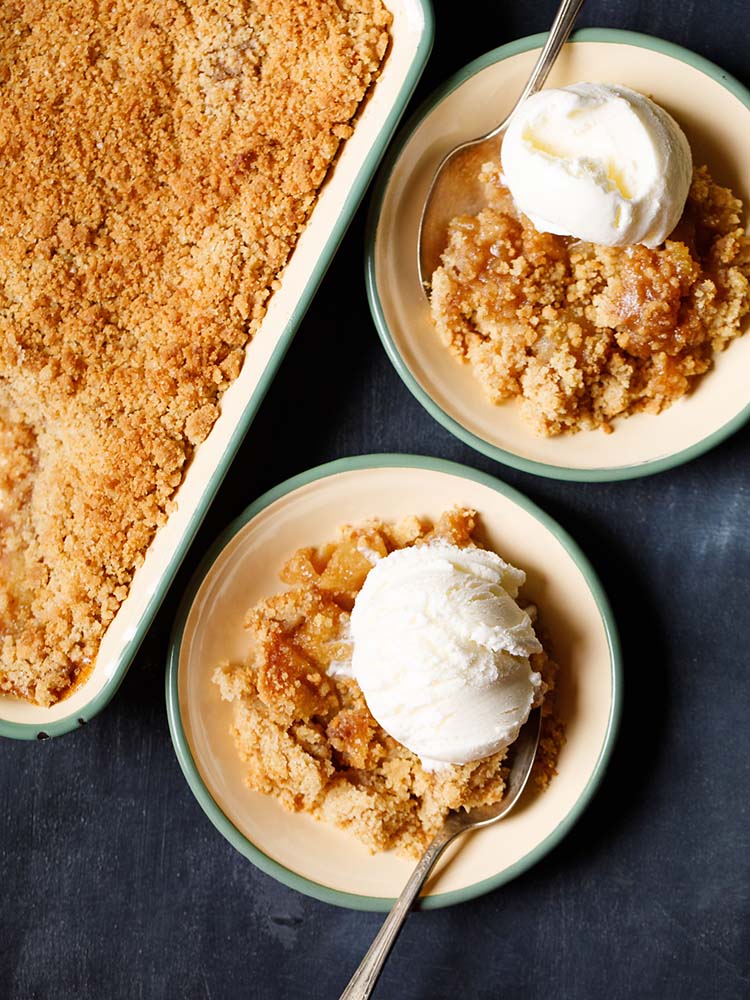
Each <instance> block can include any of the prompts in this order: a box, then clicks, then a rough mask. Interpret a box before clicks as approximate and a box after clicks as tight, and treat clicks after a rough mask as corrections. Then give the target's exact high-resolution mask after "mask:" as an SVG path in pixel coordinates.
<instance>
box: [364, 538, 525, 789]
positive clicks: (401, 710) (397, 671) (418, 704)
mask: <svg viewBox="0 0 750 1000" xmlns="http://www.w3.org/2000/svg"><path fill="white" fill-rule="evenodd" d="M525 578H526V577H525V574H524V573H523V572H521V570H518V569H515V568H514V567H513V566H510V565H508V563H506V562H504V561H503V560H502V559H501V558H500V557H499V556H498V555H496V554H495V553H494V552H488V551H486V550H485V549H461V548H458V547H457V546H455V545H450V544H448V543H433V544H430V545H422V546H414V547H412V548H407V549H400V550H398V551H396V552H392V553H391V554H390V555H389V556H387V557H386V558H385V559H381V560H380V561H379V562H378V563H376V565H375V566H374V567H373V569H372V570H371V571H370V573H369V574H368V576H367V579H366V580H365V583H364V586H363V587H362V590H361V591H360V593H359V595H358V596H357V599H356V601H355V604H354V610H353V612H352V617H351V629H352V638H353V644H354V647H353V654H352V671H353V674H354V677H355V678H356V680H357V682H358V683H359V686H360V687H361V689H362V692H363V694H364V696H365V700H366V701H367V705H368V707H369V709H370V711H371V713H372V714H373V716H374V717H375V719H377V721H378V722H379V723H380V725H381V726H382V727H383V729H385V730H386V732H388V733H390V735H391V736H393V737H394V739H397V740H398V741H399V742H400V743H403V744H404V746H406V747H408V748H409V749H410V750H412V751H413V752H414V753H415V754H417V755H418V756H419V757H420V759H421V761H422V763H423V765H424V766H425V767H426V768H428V769H435V768H438V767H440V766H445V765H447V764H464V763H467V762H468V761H472V760H478V759H480V758H482V757H487V756H489V755H490V754H492V753H495V752H496V751H498V750H501V749H502V748H503V747H506V746H508V745H509V744H510V743H512V742H513V741H514V740H515V739H516V737H517V736H518V731H519V729H520V727H521V726H522V725H523V723H524V722H525V721H526V719H527V718H528V715H529V711H530V709H531V705H532V702H533V700H534V695H535V690H536V688H537V687H538V686H539V684H540V676H539V674H538V673H535V672H533V671H532V669H531V666H530V664H529V654H530V653H535V652H538V651H539V650H541V648H542V647H541V645H540V644H539V641H538V639H537V638H536V636H535V634H534V629H533V627H532V624H531V619H530V618H529V616H528V614H527V613H526V612H525V611H523V610H521V608H519V606H518V605H517V604H516V601H515V598H516V597H517V596H518V588H519V587H520V586H521V584H522V583H523V582H524V580H525Z"/></svg>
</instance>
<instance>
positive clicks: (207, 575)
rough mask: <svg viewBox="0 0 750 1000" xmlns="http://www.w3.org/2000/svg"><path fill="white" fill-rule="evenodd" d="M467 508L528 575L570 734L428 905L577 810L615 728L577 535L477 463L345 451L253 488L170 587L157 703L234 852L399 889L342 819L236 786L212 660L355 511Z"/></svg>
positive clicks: (565, 823)
mask: <svg viewBox="0 0 750 1000" xmlns="http://www.w3.org/2000/svg"><path fill="white" fill-rule="evenodd" d="M455 504H465V505H469V506H473V507H475V508H476V509H477V510H478V511H479V513H480V516H481V525H482V531H483V538H484V540H485V541H486V543H487V544H488V545H489V546H490V547H491V548H493V549H495V550H496V551H497V552H499V553H500V554H501V555H502V556H503V558H505V559H507V560H509V561H510V562H512V563H514V564H515V565H516V566H520V567H522V568H523V569H524V570H525V571H526V573H527V574H528V580H527V584H526V586H525V588H524V594H525V595H526V596H527V597H529V598H530V599H531V600H533V601H535V602H536V603H537V604H538V605H539V608H540V609H541V614H542V615H543V617H544V622H545V626H546V627H547V628H548V630H549V633H550V635H551V637H552V643H553V647H554V649H553V651H554V654H555V656H556V657H557V658H558V659H559V662H560V664H561V667H562V673H561V683H560V689H561V693H562V695H561V705H562V710H563V714H564V718H565V721H566V725H567V736H568V739H567V743H566V745H565V747H564V748H563V750H562V753H561V756H560V761H559V772H560V773H559V775H558V776H557V777H556V778H555V779H554V781H553V782H552V784H551V786H550V787H549V789H548V790H547V791H546V792H544V793H543V794H534V793H530V794H528V795H526V797H525V799H524V801H523V803H522V805H521V806H519V807H518V808H517V809H516V811H515V812H514V813H513V814H512V815H511V816H510V817H509V818H508V819H507V820H505V821H504V822H502V823H500V824H498V825H496V826H495V827H492V828H489V829H486V830H482V831H479V832H477V833H475V834H472V835H471V836H468V837H465V838H463V839H462V840H461V842H460V843H459V844H458V845H457V846H456V847H455V848H454V849H452V850H451V851H450V853H449V855H448V857H447V858H446V860H445V861H444V862H443V863H442V864H441V865H440V867H439V869H438V871H437V874H436V875H435V877H434V878H433V879H432V881H431V882H430V884H429V886H428V890H427V891H428V893H429V896H430V899H429V900H428V903H432V904H433V905H445V904H447V903H452V902H458V901H460V900H461V899H465V898H469V897H471V896H474V895H477V894H479V893H481V892H485V891H487V890H488V889H490V888H493V887H494V886H495V885H498V884H500V883H501V882H503V881H506V880H507V879H508V878H511V877H513V875H515V874H517V873H518V872H519V871H522V870H523V869H524V868H526V867H528V866H529V865H530V864H532V863H533V862H534V861H535V860H536V859H537V858H538V857H540V856H541V855H542V854H544V853H545V852H546V851H547V850H549V849H550V847H551V846H552V845H553V844H554V843H556V841H557V840H558V839H559V837H561V836H562V835H563V833H564V832H565V830H567V828H568V827H569V826H570V824H571V823H572V822H573V820H574V819H575V818H576V817H577V815H578V814H579V813H580V811H581V810H582V808H583V806H584V804H585V802H586V801H587V800H588V798H589V796H590V795H591V793H592V792H593V789H594V786H595V784H596V782H597V780H598V777H599V776H600V774H601V772H602V770H603V767H604V764H605V762H606V758H607V756H608V752H609V748H610V747H611V744H612V741H613V739H614V731H615V728H616V718H617V709H618V705H619V677H618V671H619V664H618V652H617V640H616V633H615V627H614V623H613V621H612V618H611V612H610V611H609V608H608V605H607V601H606V598H605V596H604V594H603V593H602V590H601V587H600V585H599V583H598V581H597V579H596V577H595V575H594V573H593V571H592V570H591V567H590V566H589V565H588V562H587V561H586V559H585V557H584V556H583V555H582V554H581V552H580V550H579V549H578V548H577V546H576V545H575V543H573V542H572V540H571V539H570V538H569V537H568V536H567V535H566V534H565V533H564V532H563V531H562V529H561V528H560V527H559V526H558V525H557V524H556V523H555V522H554V521H552V520H551V518H548V517H547V516H546V515H545V514H543V513H542V512H541V511H539V510H538V508H536V507H534V505H533V504H531V503H530V502H529V501H528V500H526V499H525V498H524V497H523V496H521V495H520V494H518V493H516V492H515V491H513V490H511V489H510V488H509V487H506V486H504V485H503V484H501V483H499V482H498V481H497V480H494V479H492V478H491V477H489V476H484V475H483V474H481V473H477V472H474V471H473V470H470V469H467V468H464V467H463V466H457V465H453V464H452V463H447V462H441V461H440V460H437V459H421V458H414V457H411V456H370V457H369V458H368V457H364V458H355V459H344V460H341V461H339V462H336V463H333V464H332V465H331V466H326V467H323V468H322V469H319V470H313V471H312V472H311V473H307V474H306V475H304V476H302V477H297V479H295V480H291V481H290V482H289V483H285V484H283V485H282V486H281V487H279V488H278V489H277V490H275V491H273V492H272V493H271V494H270V495H269V494H267V495H266V496H265V497H262V498H261V499H260V500H259V501H258V502H257V503H256V504H254V505H253V506H252V507H251V508H250V509H249V510H248V511H246V513H245V514H244V515H243V516H242V517H241V518H239V519H238V521H235V522H234V524H232V525H230V527H229V528H228V529H227V531H226V532H225V533H224V535H223V536H222V537H221V538H220V539H219V540H218V541H217V543H216V545H215V546H214V548H213V550H212V551H211V552H210V553H209V555H208V556H207V558H206V560H205V562H204V565H203V566H202V567H201V568H200V569H199V571H198V573H197V575H196V578H195V580H194V582H193V584H192V585H191V588H190V591H189V592H188V594H187V595H186V597H185V600H184V601H183V606H182V609H181V611H180V614H179V616H178V621H177V625H176V629H175V634H174V637H173V642H172V647H171V651H170V663H169V668H168V677H167V703H168V712H169V720H170V729H171V732H172V738H173V741H174V744H175V749H176V751H177V754H178V757H179V759H180V763H181V765H182V768H183V771H184V772H185V775H186V777H187V779H188V781H189V782H190V785H191V787H192V789H193V791H194V792H195V794H196V796H197V798H198V799H199V801H200V803H201V805H202V806H203V808H204V809H205V810H206V812H207V814H208V815H209V817H210V818H211V820H212V821H213V822H214V823H215V824H216V825H217V827H218V828H219V829H220V830H221V832H222V833H223V834H224V835H225V836H226V837H228V839H229V840H231V842H232V843H233V844H234V845H235V846H236V847H237V848H238V849H239V850H240V851H242V852H243V853H244V854H245V855H246V856H247V857H249V858H250V859H251V860H252V861H254V862H255V863H256V864H258V865H259V866H260V867H261V868H263V869H264V870H265V871H267V872H269V873H270V874H272V875H274V876H275V877H277V878H279V879H280V880H281V881H284V882H286V883H287V884H289V885H293V886H294V887H295V888H299V889H301V890H302V891H304V892H307V893H310V894H312V895H315V896H317V897H319V898H322V899H326V900H328V901H330V902H335V903H339V904H341V905H348V906H356V907H360V908H365V909H378V908H383V907H385V906H387V905H388V901H389V899H390V898H391V897H394V896H396V895H398V893H399V892H400V891H401V888H402V886H403V884H404V882H405V880H406V878H407V877H408V875H409V873H410V871H411V867H412V866H411V864H410V862H409V861H405V860H403V859H401V858H398V857H396V856H394V855H392V854H379V855H376V856H372V855H370V854H369V853H368V851H367V850H366V849H365V848H364V847H362V846H361V845H360V844H359V843H358V842H357V841H356V840H354V839H353V838H352V837H350V836H349V835H348V834H346V833H343V832H341V831H340V830H337V829H335V828H333V827H329V826H327V825H324V824H322V823H319V822H317V821H316V820H314V819H311V818H310V817H308V816H305V815H302V814H292V813H288V812H286V811H285V810H284V809H283V808H282V807H281V806H280V805H278V804H277V803H276V802H275V801H274V800H273V799H271V798H267V797H265V796H263V795H260V794H258V793H256V792H252V791H249V790H248V789H247V788H246V787H245V785H244V783H243V765H242V762H241V761H240V760H239V759H238V757H237V754H236V752H235V749H234V746H233V743H232V739H231V737H230V734H229V728H230V722H231V708H230V706H229V705H228V704H226V703H224V702H222V701H221V699H220V697H219V694H218V690H217V688H216V687H215V686H214V685H213V684H212V682H211V679H210V678H211V672H212V670H213V668H214V666H215V665H216V664H217V663H219V662H220V661H221V660H225V659H236V658H242V657H243V656H245V654H246V652H247V645H248V644H247V636H246V634H245V633H244V630H243V628H242V619H243V615H244V613H245V611H246V609H247V608H248V607H249V606H250V605H251V604H253V603H254V602H255V601H257V600H258V599H260V598H262V597H265V596H267V595H269V594H272V593H275V592H278V591H279V590H281V589H283V587H282V584H281V583H280V581H279V579H278V576H277V573H278V570H279V569H280V567H281V565H282V564H283V562H284V561H285V560H286V559H287V557H288V556H289V555H290V554H291V553H292V552H293V551H294V550H295V549H297V548H299V547H300V546H304V545H311V544H318V543H322V542H325V541H327V540H329V539H331V538H333V537H335V536H336V532H337V529H338V528H339V526H340V525H341V524H343V523H346V522H358V521H361V520H364V519H366V518H368V517H372V516H378V517H384V518H387V519H395V518H400V517H403V516H405V515H408V514H412V513H414V514H418V515H420V516H428V517H431V518H435V517H437V516H438V515H439V514H440V513H441V512H442V511H444V510H445V509H447V508H450V507H452V506H454V505H455Z"/></svg>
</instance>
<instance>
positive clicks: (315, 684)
mask: <svg viewBox="0 0 750 1000" xmlns="http://www.w3.org/2000/svg"><path fill="white" fill-rule="evenodd" d="M475 526H476V515H475V512H474V511H472V510H468V509H463V508H456V509H454V510H452V511H448V512H447V513H445V514H443V516H442V517H441V518H440V519H439V520H438V521H437V522H436V523H435V524H434V525H431V524H428V523H425V522H423V521H420V520H418V519H417V518H416V517H411V518H408V519H406V520H404V521H401V522H399V523H397V524H395V525H393V524H387V523H383V522H380V521H375V520H373V521H370V522H367V523H366V524H364V525H362V526H359V527H348V526H347V527H345V528H343V529H342V530H341V532H340V537H339V539H338V540H337V541H335V542H332V543H330V544H328V545H326V546H324V547H322V548H320V549H301V550H300V551H298V552H296V553H295V554H294V555H293V556H292V558H291V559H290V560H289V562H288V563H287V564H286V565H285V566H284V568H283V570H282V572H281V579H282V581H284V583H286V584H288V586H289V588H290V589H288V590H287V591H285V592H283V593H280V594H277V595H275V596H273V597H269V598H267V599H266V600H263V601H261V602H259V603H258V604H257V605H255V606H254V607H252V608H251V609H250V610H249V612H248V614H247V618H246V627H247V629H248V631H249V633H250V636H251V642H252V645H251V652H250V654H249V657H248V660H247V662H246V663H224V664H221V665H220V666H218V667H217V668H216V669H215V671H214V674H213V680H214V682H215V683H216V684H217V685H218V686H219V689H220V692H221V695H222V697H223V698H225V699H226V700H228V701H230V702H232V708H233V723H232V736H233V739H234V742H235V745H236V747H237V750H238V753H239V755H240V757H241V759H242V761H243V762H244V763H245V764H246V765H247V773H246V783H247V785H248V786H249V787H250V788H252V789H255V790H257V791H259V792H264V793H265V794H267V795H272V796H274V797H275V798H276V799H278V801H279V802H281V804H282V805H284V806H285V807H286V808H287V809H289V810H292V811H305V812H308V813H311V814H312V815H313V816H315V817H317V818H318V819H320V820H324V821H327V822H329V823H332V824H334V825H336V826H339V827H342V828H343V829H345V830H347V831H349V832H351V833H352V834H354V835H355V836H356V837H358V838H359V839H360V840H361V841H362V842H363V843H364V844H365V845H367V847H369V848H370V850H371V851H379V850H389V849H394V850H396V851H398V852H399V853H403V854H408V855H415V856H418V855H419V854H420V853H421V852H422V851H423V850H424V848H425V846H426V845H427V843H428V842H429V840H430V839H431V838H432V837H433V836H434V835H435V833H436V832H437V830H438V829H439V828H440V826H441V825H442V823H443V821H444V819H445V817H446V815H447V813H448V812H449V810H451V809H458V808H460V807H463V808H466V809H470V808H472V807H473V806H475V805H481V804H489V803H493V802H497V801H499V800H500V799H501V798H502V796H503V792H504V788H505V779H506V776H507V766H506V754H507V753H508V750H507V749H506V750H502V751H500V752H499V753H496V754H494V755H492V756H490V757H486V758H484V759H482V760H478V761H474V762H471V763H468V764H461V765H446V766H444V767H442V768H440V769H438V770H435V771H428V770H426V769H425V768H424V767H423V766H422V764H421V762H420V760H419V758H418V757H417V756H416V755H415V754H414V753H412V752H411V751H410V750H408V749H407V748H406V747H405V746H403V745H402V744H400V743H398V742H397V741H396V740H394V739H393V738H392V737H390V736H389V735H388V734H387V733H386V732H385V731H384V730H383V729H382V728H381V727H380V726H379V725H378V723H377V722H376V721H375V719H374V718H373V716H372V715H371V714H370V712H369V710H368V708H367V705H366V703H365V700H364V697H363V695H362V692H361V690H360V688H359V685H358V684H357V682H356V680H354V679H353V678H351V677H350V676H348V675H347V671H346V670H345V669H342V665H344V664H346V663H347V662H348V661H349V660H350V658H351V638H350V633H349V617H350V612H351V609H352V607H353V606H354V601H355V598H356V596H357V594H358V593H359V591H360V589H361V588H362V586H363V584H364V581H365V578H366V577H367V574H368V573H369V571H370V570H371V569H372V567H373V565H374V564H375V563H376V562H377V561H378V560H379V559H382V558H384V557H385V556H387V555H388V554H389V553H390V552H393V551H394V550H396V549H401V548H405V547H407V546H412V545H423V544H425V543H429V542H431V541H442V542H446V541H447V542H449V543H451V544H452V545H457V546H460V547H462V548H463V547H467V546H474V545H477V544H478V543H477V542H476V540H475V539H474V538H473V533H474V530H475ZM530 660H531V665H532V669H533V670H535V671H538V672H539V673H540V674H541V678H542V682H541V685H540V687H539V690H538V694H537V698H538V699H540V700H541V699H543V702H542V712H543V730H542V742H541V747H540V751H539V754H538V759H537V761H536V763H535V770H534V776H535V779H536V782H537V783H538V784H539V785H540V786H541V787H545V786H546V785H547V784H548V782H549V780H550V778H551V777H552V775H553V774H554V773H555V762H556V759H557V754H558V751H559V748H560V746H561V744H562V742H563V738H564V737H563V729H562V726H561V724H560V722H559V720H558V717H557V715H556V713H555V693H554V687H555V679H556V674H557V666H556V664H555V663H554V662H553V661H552V660H551V659H550V658H549V657H548V656H547V654H546V653H545V652H540V653H534V654H532V655H531V657H530ZM510 752H511V753H512V747H511V750H510Z"/></svg>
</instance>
